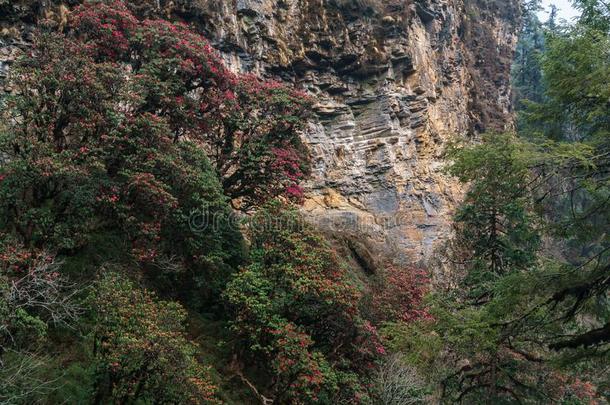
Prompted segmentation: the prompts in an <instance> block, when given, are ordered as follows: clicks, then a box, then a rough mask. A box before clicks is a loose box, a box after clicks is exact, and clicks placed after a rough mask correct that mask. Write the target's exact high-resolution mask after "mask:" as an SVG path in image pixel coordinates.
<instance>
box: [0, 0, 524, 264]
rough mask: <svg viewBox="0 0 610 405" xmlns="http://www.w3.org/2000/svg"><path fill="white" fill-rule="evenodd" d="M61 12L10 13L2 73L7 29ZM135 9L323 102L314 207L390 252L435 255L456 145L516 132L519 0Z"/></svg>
mask: <svg viewBox="0 0 610 405" xmlns="http://www.w3.org/2000/svg"><path fill="white" fill-rule="evenodd" d="M59 4H60V2H42V1H34V0H32V1H29V2H28V1H26V0H22V1H20V2H14V3H12V5H13V8H12V9H11V8H10V7H11V6H10V5H9V6H7V5H4V6H2V7H4V9H3V10H0V11H3V12H4V14H3V15H6V16H7V17H6V19H5V21H3V22H2V29H3V30H4V31H3V32H4V34H3V37H2V42H0V75H3V74H6V70H7V64H10V61H11V60H12V59H14V55H15V52H14V49H19V45H16V44H15V42H19V41H23V40H24V38H23V37H18V38H12V39H10V38H9V35H8V31H7V32H5V31H6V30H11V29H12V30H13V31H12V32H13V34H14V27H16V26H17V27H18V30H19V32H21V33H24V32H26V31H27V30H25V29H24V28H23V22H24V21H25V22H28V21H29V22H30V23H31V22H33V21H35V19H36V18H37V16H40V15H47V16H48V15H49V14H51V15H53V14H55V15H57V14H58V7H59ZM130 4H132V6H133V7H134V9H135V10H136V11H137V12H138V13H140V14H141V15H150V14H158V15H162V16H165V17H170V18H177V19H182V20H186V21H188V22H190V23H193V24H195V26H196V27H198V29H200V30H201V31H202V32H203V33H204V34H205V35H206V36H207V37H208V38H210V39H211V40H212V41H213V43H214V45H215V46H216V47H217V48H218V49H219V50H220V51H221V52H222V54H223V55H224V57H225V59H226V61H227V63H228V64H229V65H230V66H232V68H233V69H235V70H240V71H254V72H257V73H258V74H261V75H264V76H267V77H275V78H279V79H281V80H284V81H286V82H289V83H291V84H293V85H295V86H299V87H302V88H304V89H306V90H307V91H308V92H310V93H311V94H312V95H314V96H315V97H316V98H317V103H316V105H315V107H314V113H315V114H314V118H313V119H312V121H311V122H310V125H309V128H308V130H307V131H306V133H304V134H303V136H304V137H305V139H306V141H307V142H308V144H309V145H310V147H311V151H312V155H313V169H314V170H313V174H314V176H313V179H312V180H311V181H310V182H309V183H308V184H307V189H308V199H307V201H306V203H305V205H304V206H303V211H304V212H305V214H306V215H307V216H308V217H309V218H310V219H311V220H312V221H316V222H317V223H318V224H319V226H320V227H322V228H326V229H328V230H330V231H332V232H333V233H337V234H341V235H343V236H345V237H347V238H351V239H350V240H356V239H357V240H359V241H360V243H362V244H363V245H362V246H364V245H366V246H368V248H367V251H371V252H374V254H375V255H377V256H383V255H385V254H388V255H389V254H390V253H391V254H398V255H401V256H403V257H405V258H406V259H407V260H410V261H426V260H427V259H429V258H430V256H431V255H432V252H433V249H434V247H435V246H437V244H438V242H439V241H441V240H442V239H443V238H444V237H446V236H447V235H448V233H449V231H450V216H451V213H452V210H453V209H454V207H455V206H456V203H457V201H459V198H460V194H461V190H460V187H459V186H458V185H457V184H456V182H455V181H454V180H452V179H449V178H447V177H446V176H445V175H444V174H443V171H442V168H443V164H444V159H443V150H444V148H445V146H446V144H447V142H448V141H449V140H450V139H452V138H453V137H465V136H472V135H474V134H476V133H478V132H481V131H484V130H490V129H493V130H502V129H505V128H506V127H507V126H510V125H511V111H510V86H509V76H510V74H509V72H510V61H511V59H512V52H513V49H514V46H515V43H516V36H515V33H516V31H517V23H518V19H519V9H518V5H517V4H518V1H517V0H415V1H413V0H236V1H235V0H197V1H191V0H174V1H171V2H170V1H152V0H149V1H147V0H140V1H132V2H130ZM28 5H29V7H30V9H28V8H27V7H28ZM28 10H29V11H28ZM19 24H21V25H19ZM5 34H7V35H5ZM11 41H13V42H11ZM0 79H1V78H0ZM353 246H361V245H360V244H353ZM360 250H361V251H362V250H363V249H360ZM367 260H368V259H367Z"/></svg>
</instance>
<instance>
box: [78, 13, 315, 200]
mask: <svg viewBox="0 0 610 405" xmlns="http://www.w3.org/2000/svg"><path fill="white" fill-rule="evenodd" d="M72 28H73V29H74V30H75V32H76V33H77V35H78V38H80V39H81V40H82V41H83V43H84V44H85V46H86V47H87V49H89V50H90V54H91V55H92V57H94V58H95V59H96V60H97V61H113V62H115V63H120V64H122V65H123V66H127V67H129V70H128V71H129V72H130V75H131V76H132V79H133V85H134V87H135V88H136V89H137V90H136V93H138V94H139V95H140V96H141V99H140V100H139V103H132V104H130V106H129V107H130V108H132V109H133V110H134V111H137V112H147V113H152V114H155V115H158V116H160V117H164V118H165V119H166V120H167V122H168V124H169V126H170V128H171V132H172V137H173V139H174V140H176V141H177V140H180V139H190V140H196V141H197V142H199V143H200V144H201V145H202V147H204V148H206V150H207V151H208V154H209V157H210V158H211V160H212V162H213V164H214V166H215V168H216V171H217V173H218V174H219V176H220V177H221V180H222V185H223V188H224V190H225V193H226V194H227V195H228V196H230V197H231V198H233V199H236V200H239V205H240V207H242V208H244V209H247V208H248V207H251V206H252V205H256V204H260V203H262V202H264V201H265V200H268V199H269V198H272V197H275V196H278V195H282V194H283V195H284V196H286V197H288V198H290V199H294V200H297V201H298V200H299V199H300V198H301V195H302V190H301V189H300V187H299V185H298V183H299V181H300V180H302V178H303V177H304V176H305V175H306V174H307V170H308V165H307V161H308V159H307V152H306V149H305V147H304V146H303V144H302V143H301V140H300V137H299V131H300V130H302V129H303V125H304V122H305V121H304V117H305V115H306V112H307V110H308V108H309V107H310V105H311V101H310V100H309V98H308V97H307V96H306V95H305V94H304V93H302V92H299V91H295V90H293V89H290V88H288V87H286V86H284V85H282V84H280V83H278V82H275V81H267V80H262V79H260V78H258V77H256V76H254V75H252V74H245V75H240V74H234V73H232V72H231V71H230V70H229V69H228V68H227V67H226V66H225V65H224V64H223V62H222V59H221V57H220V56H219V55H218V53H217V52H216V51H215V50H214V49H213V48H212V47H211V45H210V44H209V42H208V41H207V40H205V39H204V38H203V37H202V36H201V35H199V34H197V33H195V32H194V31H192V30H191V29H189V27H188V26H186V25H184V24H181V23H170V22H167V21H164V20H150V19H148V20H144V21H138V20H137V19H135V17H134V16H133V15H132V14H130V12H129V11H128V9H127V8H126V7H125V5H124V4H123V3H122V2H121V1H112V2H110V3H103V4H98V3H91V4H85V5H83V6H81V7H79V8H78V9H77V10H76V11H75V13H74V18H73V22H72Z"/></svg>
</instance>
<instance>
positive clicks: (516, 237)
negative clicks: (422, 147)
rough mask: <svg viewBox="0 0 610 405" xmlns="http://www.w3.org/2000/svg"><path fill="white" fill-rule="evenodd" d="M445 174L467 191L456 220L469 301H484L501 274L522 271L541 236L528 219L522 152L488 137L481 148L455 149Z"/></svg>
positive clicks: (505, 139)
mask: <svg viewBox="0 0 610 405" xmlns="http://www.w3.org/2000/svg"><path fill="white" fill-rule="evenodd" d="M451 156H452V157H453V158H454V161H453V164H452V165H451V167H450V168H449V172H450V173H451V174H453V175H454V176H456V177H458V179H459V180H460V181H461V182H463V183H469V184H470V187H469V190H468V192H467V193H466V196H465V197H464V202H463V203H462V205H461V206H460V208H459V210H458V212H457V214H456V216H455V221H456V233H457V236H456V238H457V240H458V241H459V243H460V244H461V246H460V249H461V250H462V251H463V252H465V253H466V254H465V255H461V256H460V260H461V261H462V262H463V263H464V267H465V271H466V273H467V274H466V277H465V279H464V283H465V286H466V287H467V288H469V289H470V290H469V292H468V294H469V298H470V299H473V300H475V301H485V300H486V299H488V298H489V295H490V294H491V292H492V289H493V286H494V284H495V283H496V282H497V281H498V280H499V279H500V278H501V277H503V276H505V275H506V274H509V273H511V272H515V271H523V270H527V269H528V268H529V267H530V266H532V265H533V264H534V262H535V259H536V253H537V251H538V248H539V245H540V234H539V232H537V231H536V229H535V218H534V217H533V216H532V214H531V210H530V208H531V207H530V205H531V203H530V201H529V198H530V196H529V189H528V186H529V184H530V181H531V179H530V172H529V170H528V167H527V163H528V161H527V159H528V156H527V146H526V145H525V144H524V143H519V142H518V141H517V140H516V139H514V137H512V136H510V135H488V136H486V137H485V138H484V140H483V143H482V144H481V145H478V146H475V147H470V148H454V149H453V151H452V152H451Z"/></svg>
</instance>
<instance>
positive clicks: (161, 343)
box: [91, 274, 218, 404]
mask: <svg viewBox="0 0 610 405" xmlns="http://www.w3.org/2000/svg"><path fill="white" fill-rule="evenodd" d="M91 307H92V311H93V318H92V322H93V325H94V329H93V339H94V349H93V356H94V359H95V369H96V381H95V401H96V402H97V403H107V402H109V401H112V402H113V403H125V402H133V401H136V400H137V401H143V402H145V403H152V402H162V403H195V404H211V403H218V401H217V399H216V393H215V391H216V388H215V387H214V386H213V384H212V383H211V382H210V379H209V376H208V371H207V369H206V367H204V366H203V365H201V364H200V363H199V361H198V360H197V358H196V353H197V348H196V346H195V345H194V344H193V343H191V342H190V341H188V340H187V339H186V337H185V335H184V332H185V330H184V322H185V319H186V311H185V310H184V308H182V306H180V305H179V304H177V303H175V302H168V301H159V300H157V298H156V297H155V295H154V294H152V293H151V292H149V291H147V290H141V289H138V288H137V287H136V286H134V284H133V283H132V282H130V281H128V280H126V279H124V278H121V277H120V276H117V275H112V274H110V275H106V276H104V277H103V278H102V279H101V280H100V282H99V283H98V284H97V285H96V286H95V291H94V293H93V295H92V297H91Z"/></svg>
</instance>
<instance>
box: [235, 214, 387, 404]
mask: <svg viewBox="0 0 610 405" xmlns="http://www.w3.org/2000/svg"><path fill="white" fill-rule="evenodd" d="M253 221H254V222H253V223H252V225H251V227H250V232H249V237H250V238H251V241H252V245H253V250H252V252H251V259H252V263H251V264H250V265H249V266H247V267H245V268H243V269H242V270H241V271H240V272H239V273H238V274H236V275H235V277H234V278H233V280H232V281H231V282H230V283H229V285H228V287H227V289H226V291H225V297H226V300H227V304H228V305H229V308H230V309H231V311H232V312H233V314H234V315H233V316H234V321H233V322H232V325H233V330H234V331H235V333H236V337H237V338H239V342H240V343H239V344H238V349H239V351H241V353H242V356H243V358H244V361H253V362H254V361H256V362H257V363H260V364H263V365H264V366H263V370H261V371H266V372H270V373H271V375H270V381H271V384H270V385H269V386H268V387H267V388H268V389H269V390H270V391H271V393H272V394H273V396H274V397H275V398H278V399H279V400H280V402H286V403H315V402H316V401H317V400H319V401H320V402H322V403H325V401H332V400H333V398H334V399H337V398H344V399H345V400H351V401H355V402H356V403H357V402H359V400H358V398H360V400H362V401H364V399H365V398H367V397H368V395H369V393H368V392H367V380H368V378H369V376H370V374H371V373H372V372H373V371H374V368H375V363H376V361H377V359H379V358H380V357H381V356H383V354H384V352H385V350H384V348H383V346H382V345H381V343H380V342H379V338H378V336H377V332H376V330H375V328H374V327H373V326H372V325H370V324H369V323H368V322H366V321H365V320H364V319H363V318H362V316H361V314H360V311H359V308H358V306H359V302H360V299H361V296H362V294H361V293H360V292H359V290H358V289H357V288H356V287H355V286H354V285H353V284H352V282H350V280H349V278H348V275H347V268H346V267H345V266H344V264H343V263H341V261H340V260H339V258H338V257H337V255H336V253H335V252H334V251H333V250H332V249H331V248H330V247H329V246H328V244H327V243H326V242H325V241H324V239H323V238H322V237H321V236H319V235H317V234H315V233H314V232H313V231H312V230H311V229H310V228H308V227H307V226H305V225H304V224H303V223H302V220H301V219H300V218H299V216H298V214H297V213H296V212H293V211H290V210H288V211H286V210H285V207H283V206H282V205H281V204H279V203H273V204H271V205H268V206H267V207H266V209H265V210H262V211H260V212H258V213H257V214H256V216H255V218H254V219H253ZM296 386H300V387H301V388H299V389H296ZM305 393H306V394H305ZM303 395H307V396H306V397H303ZM323 398H324V399H323Z"/></svg>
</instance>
